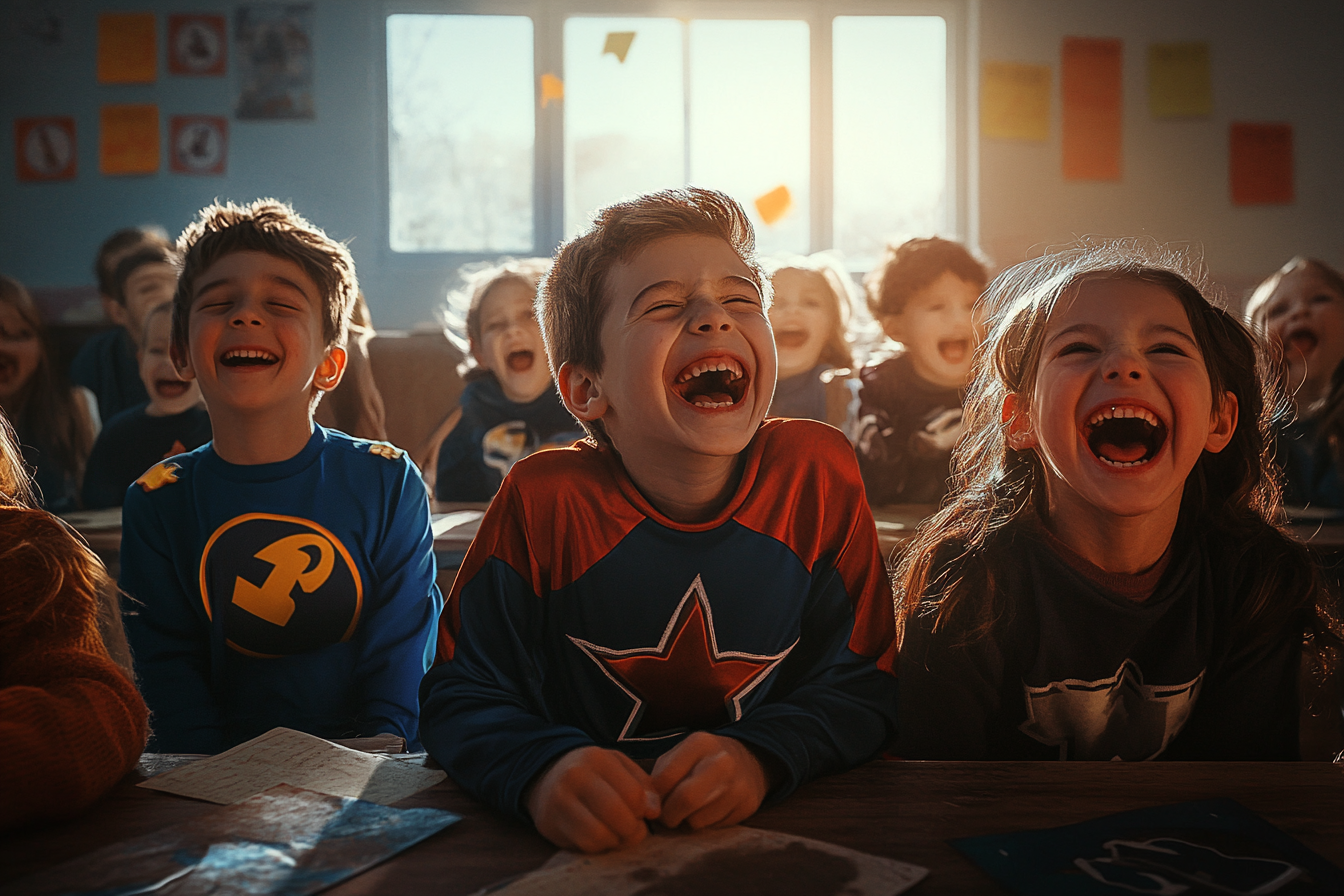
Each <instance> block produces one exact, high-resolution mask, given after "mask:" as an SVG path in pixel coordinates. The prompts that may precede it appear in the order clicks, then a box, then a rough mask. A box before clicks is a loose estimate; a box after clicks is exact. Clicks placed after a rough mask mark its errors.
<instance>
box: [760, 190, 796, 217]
mask: <svg viewBox="0 0 1344 896" xmlns="http://www.w3.org/2000/svg"><path fill="white" fill-rule="evenodd" d="M755 204H756V214H758V215H760V216H761V220H762V221H764V222H765V223H766V224H768V225H770V226H772V227H773V226H774V225H775V224H777V223H779V222H780V221H781V220H783V219H784V216H785V215H787V214H788V213H789V211H790V210H791V209H792V208H793V194H791V193H790V192H789V188H788V187H786V186H784V185H783V184H780V185H779V186H778V187H775V188H774V189H773V190H771V191H770V192H768V193H763V194H761V195H760V196H757V197H756V203H755Z"/></svg>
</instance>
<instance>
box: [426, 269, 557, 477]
mask: <svg viewBox="0 0 1344 896" xmlns="http://www.w3.org/2000/svg"><path fill="white" fill-rule="evenodd" d="M550 265H551V261H550V259H549V258H524V259H520V260H516V261H506V262H504V263H503V264H499V265H494V266H492V267H489V268H485V269H483V270H480V271H477V272H475V273H474V274H472V275H470V276H469V277H468V278H467V286H466V290H465V294H466V295H469V296H470V300H469V306H468V309H467V314H466V322H465V330H466V333H467V338H468V340H469V342H468V349H469V351H470V353H471V361H472V362H474V366H470V367H469V368H468V370H467V372H466V374H465V378H466V380H467V385H466V388H465V389H463V390H462V397H461V399H459V402H458V408H457V410H455V411H454V412H453V413H451V414H449V415H448V417H447V419H445V420H444V422H443V423H442V424H440V426H439V427H438V429H436V430H435V432H434V434H433V435H431V436H430V438H429V440H428V446H429V447H428V450H427V451H425V452H424V453H425V455H426V461H425V464H424V466H425V469H426V470H434V471H435V473H434V476H433V479H432V480H429V481H428V484H429V486H430V488H431V490H432V491H433V493H434V496H435V497H436V498H438V499H439V500H440V501H489V500H490V499H491V498H493V497H494V496H495V492H497V491H499V486H500V483H501V482H503V481H504V476H505V474H507V473H508V472H509V470H510V469H511V468H512V467H513V465H514V464H515V463H517V462H518V461H519V460H520V459H522V458H524V457H526V456H527V455H529V454H531V453H533V452H534V451H540V450H541V449H543V448H549V447H556V446H562V445H569V444H571V443H572V442H574V440H576V439H579V438H582V437H583V433H582V432H581V431H580V428H579V425H578V423H576V422H575V420H574V417H573V416H571V415H570V413H569V411H567V410H565V406H564V405H563V404H561V402H560V398H559V396H557V395H556V393H555V384H554V383H553V382H552V381H551V371H550V368H548V367H547V366H546V347H545V346H544V345H543V344H542V341H541V327H540V326H538V324H537V316H536V312H535V311H534V310H533V302H534V300H535V299H536V294H537V284H538V283H539V282H540V281H541V278H542V277H544V276H545V275H546V271H547V270H548V269H549V268H550Z"/></svg>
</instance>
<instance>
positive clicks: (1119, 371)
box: [1102, 350, 1143, 382]
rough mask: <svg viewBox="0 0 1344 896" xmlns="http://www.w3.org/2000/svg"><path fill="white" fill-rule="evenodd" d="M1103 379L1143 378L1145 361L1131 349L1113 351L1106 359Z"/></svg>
mask: <svg viewBox="0 0 1344 896" xmlns="http://www.w3.org/2000/svg"><path fill="white" fill-rule="evenodd" d="M1102 379H1105V380H1109V381H1111V382H1116V381H1119V380H1141V379H1143V362H1142V360H1141V359H1140V358H1139V357H1138V355H1137V354H1136V353H1135V352H1133V351H1130V350H1123V351H1116V352H1111V354H1110V356H1109V357H1108V358H1107V359H1106V366H1105V368H1104V372H1103V373H1102Z"/></svg>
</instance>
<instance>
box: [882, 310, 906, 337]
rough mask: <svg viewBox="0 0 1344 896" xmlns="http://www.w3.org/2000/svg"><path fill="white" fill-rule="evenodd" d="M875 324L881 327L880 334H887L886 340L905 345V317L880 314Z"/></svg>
mask: <svg viewBox="0 0 1344 896" xmlns="http://www.w3.org/2000/svg"><path fill="white" fill-rule="evenodd" d="M877 322H878V323H879V324H881V325H882V332H883V333H886V334H887V338H888V339H890V340H892V341H893V342H900V343H902V344H904V343H905V326H904V324H905V315H903V314H882V315H879V316H878V318H877Z"/></svg>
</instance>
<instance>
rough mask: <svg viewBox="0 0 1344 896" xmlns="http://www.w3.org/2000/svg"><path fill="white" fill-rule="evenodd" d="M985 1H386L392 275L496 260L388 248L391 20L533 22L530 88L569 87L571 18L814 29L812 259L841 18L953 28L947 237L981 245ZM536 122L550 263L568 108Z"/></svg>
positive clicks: (384, 242)
mask: <svg viewBox="0 0 1344 896" xmlns="http://www.w3.org/2000/svg"><path fill="white" fill-rule="evenodd" d="M977 12H978V0H769V2H763V0H389V2H385V3H384V4H383V5H382V9H381V10H379V12H378V13H377V15H378V24H379V34H380V41H381V50H380V52H379V54H378V55H379V66H380V67H381V71H380V72H379V74H380V76H381V77H380V86H381V90H380V92H379V102H380V104H381V112H382V115H381V122H382V133H381V137H380V139H379V140H378V141H377V142H378V154H379V162H380V164H381V166H382V184H381V187H382V189H381V191H380V198H381V200H382V201H381V208H380V209H379V225H380V227H381V236H380V238H379V254H380V255H381V256H382V258H381V260H382V261H383V262H384V263H385V264H387V265H388V267H389V269H390V270H392V271H394V272H396V271H405V272H413V271H416V272H429V271H440V270H442V269H443V268H445V267H449V268H451V269H452V270H456V268H457V267H458V266H460V265H463V264H467V263H470V262H473V261H481V260H487V259H494V258H498V257H499V253H489V252H449V251H442V252H397V251H394V250H393V249H392V247H391V223H392V222H391V168H390V159H389V147H388V126H389V120H388V114H389V109H388V93H387V91H388V79H387V19H388V17H389V16H393V15H401V14H429V15H496V16H511V15H521V16H528V17H530V18H531V19H532V29H533V30H532V35H533V39H532V47H533V57H534V58H533V79H532V80H533V89H534V91H537V90H539V81H540V78H541V75H542V74H544V73H552V74H555V75H557V76H558V77H560V78H561V79H562V80H563V79H564V77H565V74H564V49H565V48H564V23H565V20H566V19H568V18H572V17H624V18H638V17H640V16H649V17H659V18H667V17H679V18H687V19H796V20H801V21H804V22H806V23H807V26H808V33H809V41H810V48H811V50H810V57H811V58H810V72H809V75H810V84H811V86H810V93H811V107H810V109H809V112H810V121H811V141H810V146H809V152H810V163H809V176H810V178H811V183H810V208H809V212H810V220H811V235H810V243H811V245H810V247H809V251H813V252H815V251H819V250H821V249H828V248H831V241H832V237H833V215H834V164H835V161H834V135H833V130H834V121H833V117H832V99H833V97H832V91H833V84H832V77H831V73H832V66H831V61H832V55H833V54H832V50H833V40H834V38H833V34H832V28H831V23H832V19H834V18H835V17H836V16H941V17H942V18H943V20H944V21H945V22H946V27H947V47H946V79H947V80H946V90H947V118H946V128H947V135H946V146H947V167H946V170H947V185H946V190H947V228H946V232H945V233H944V234H942V235H944V236H948V237H952V238H956V239H960V240H964V241H965V242H967V243H968V244H969V245H976V244H977V241H978V237H979V232H978V231H979V220H978V218H979V216H978V213H977V212H978V210H977V207H976V202H975V196H976V193H977V189H978V183H977V177H976V174H977V169H978V159H977V158H976V155H977V154H976V151H975V150H976V144H977V137H978V129H977V127H976V122H975V120H974V110H975V108H976V106H977V99H978V97H977V95H976V88H977V81H976V66H975V60H976V58H977V47H976V44H977V40H978V35H977V32H976V24H977V18H978V16H977ZM533 109H534V113H535V115H536V128H535V138H534V139H535V143H534V149H533V152H534V159H533V177H532V203H533V205H532V231H533V244H532V249H531V252H532V254H534V255H542V256H545V255H551V254H553V253H554V252H555V250H556V249H557V248H558V247H559V246H560V244H561V243H562V242H563V239H564V226H565V222H564V212H565V208H564V173H565V172H564V164H565V160H564V155H563V153H564V105H563V103H552V104H550V105H549V106H547V107H546V108H544V109H543V108H542V107H541V103H540V102H539V101H534V104H533Z"/></svg>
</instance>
